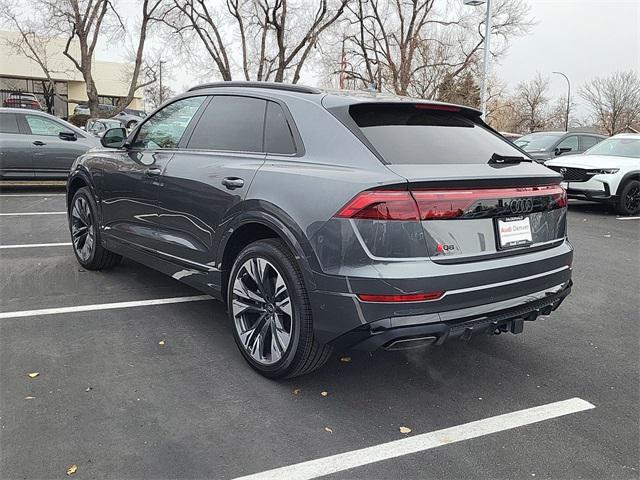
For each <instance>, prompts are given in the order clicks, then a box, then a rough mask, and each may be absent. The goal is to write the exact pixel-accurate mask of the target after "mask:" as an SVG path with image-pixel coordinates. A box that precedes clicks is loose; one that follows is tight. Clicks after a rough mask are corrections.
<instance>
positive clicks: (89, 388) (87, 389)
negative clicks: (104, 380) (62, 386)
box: [84, 387, 93, 392]
mask: <svg viewBox="0 0 640 480" xmlns="http://www.w3.org/2000/svg"><path fill="white" fill-rule="evenodd" d="M89 390H93V389H92V388H91V387H87V388H85V390H84V391H85V392H88V391H89Z"/></svg>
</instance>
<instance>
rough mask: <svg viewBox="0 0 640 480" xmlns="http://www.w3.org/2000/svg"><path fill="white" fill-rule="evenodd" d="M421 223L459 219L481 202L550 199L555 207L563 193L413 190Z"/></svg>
mask: <svg viewBox="0 0 640 480" xmlns="http://www.w3.org/2000/svg"><path fill="white" fill-rule="evenodd" d="M412 193H413V196H414V198H415V199H416V202H417V203H418V209H419V211H420V219H421V220H442V219H447V218H456V217H460V216H462V215H463V214H464V213H465V211H466V210H467V209H468V208H469V207H471V206H472V205H473V204H475V203H476V202H479V201H481V200H496V199H511V198H523V197H546V196H551V197H552V198H553V202H554V203H555V208H561V207H564V206H566V204H567V192H566V191H565V190H564V188H562V187H561V186H560V185H548V186H541V187H520V188H479V189H469V190H414V191H413V192H412Z"/></svg>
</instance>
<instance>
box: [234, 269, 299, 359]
mask: <svg viewBox="0 0 640 480" xmlns="http://www.w3.org/2000/svg"><path fill="white" fill-rule="evenodd" d="M232 311H233V319H234V324H235V328H236V332H237V333H238V337H239V338H240V342H241V343H242V346H243V347H244V349H245V351H246V352H247V353H248V354H249V355H250V356H251V357H252V358H253V359H254V360H255V361H256V362H259V363H261V364H263V365H270V364H273V363H276V362H278V361H279V360H280V359H281V358H282V357H283V356H284V354H285V353H286V351H287V348H288V347H289V344H290V343H291V334H292V327H293V314H292V309H291V298H290V296H289V291H288V289H287V285H286V283H285V281H284V278H283V276H282V275H281V274H280V272H279V271H278V269H277V268H276V267H275V266H274V265H273V264H272V263H270V262H269V261H268V260H266V259H264V258H261V257H254V258H250V259H249V260H247V261H246V262H244V263H243V264H242V266H241V267H240V268H239V269H238V271H237V273H236V277H235V280H234V282H233V292H232Z"/></svg>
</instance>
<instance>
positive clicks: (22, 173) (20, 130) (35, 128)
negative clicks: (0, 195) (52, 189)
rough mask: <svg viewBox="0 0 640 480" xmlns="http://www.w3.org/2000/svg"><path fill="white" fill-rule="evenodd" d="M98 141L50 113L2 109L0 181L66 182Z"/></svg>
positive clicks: (0, 109)
mask: <svg viewBox="0 0 640 480" xmlns="http://www.w3.org/2000/svg"><path fill="white" fill-rule="evenodd" d="M98 145H99V141H98V139H96V138H95V137H93V136H91V135H90V134H88V133H86V132H83V131H82V130H80V129H79V128H77V127H75V126H73V125H71V124H70V123H68V122H65V121H64V120H61V119H59V118H56V117H54V116H53V115H49V114H48V113H44V112H39V111H35V110H34V111H31V110H24V109H21V108H0V178H1V179H3V180H7V179H29V178H43V179H44V178H47V179H55V178H61V179H65V178H67V176H68V175H69V170H70V169H71V164H72V163H73V161H74V160H75V159H76V158H77V157H78V156H79V155H81V154H83V153H85V152H86V151H87V150H89V149H90V148H93V147H96V146H98Z"/></svg>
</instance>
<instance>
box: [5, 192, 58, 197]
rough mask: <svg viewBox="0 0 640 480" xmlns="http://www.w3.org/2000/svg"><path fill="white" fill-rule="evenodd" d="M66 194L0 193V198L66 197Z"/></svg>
mask: <svg viewBox="0 0 640 480" xmlns="http://www.w3.org/2000/svg"><path fill="white" fill-rule="evenodd" d="M66 195H67V194H66V193H2V194H0V197H66Z"/></svg>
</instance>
